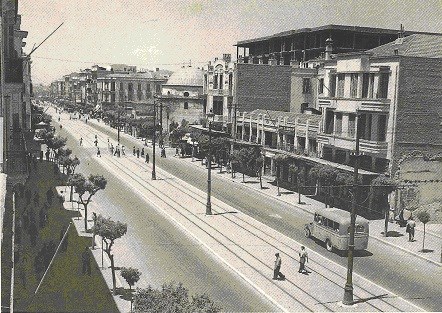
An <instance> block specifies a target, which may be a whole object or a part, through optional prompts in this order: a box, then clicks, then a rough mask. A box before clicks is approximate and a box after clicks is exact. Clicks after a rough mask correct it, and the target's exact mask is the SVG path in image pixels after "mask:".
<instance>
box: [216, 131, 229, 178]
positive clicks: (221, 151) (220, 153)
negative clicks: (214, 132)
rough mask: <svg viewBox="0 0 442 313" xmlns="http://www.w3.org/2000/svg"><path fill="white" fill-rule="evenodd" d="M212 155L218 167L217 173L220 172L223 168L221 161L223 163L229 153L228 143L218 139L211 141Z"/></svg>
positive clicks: (223, 139) (220, 138)
mask: <svg viewBox="0 0 442 313" xmlns="http://www.w3.org/2000/svg"><path fill="white" fill-rule="evenodd" d="M212 147H213V154H214V156H215V159H216V162H217V163H218V166H219V172H220V173H221V172H222V169H223V166H222V163H221V159H222V160H223V161H224V159H225V158H226V155H227V153H228V151H229V142H228V140H227V138H224V137H219V138H215V139H213V140H212Z"/></svg>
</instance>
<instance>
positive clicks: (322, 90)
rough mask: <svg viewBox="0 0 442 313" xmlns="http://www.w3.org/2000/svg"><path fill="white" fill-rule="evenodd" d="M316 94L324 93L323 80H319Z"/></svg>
mask: <svg viewBox="0 0 442 313" xmlns="http://www.w3.org/2000/svg"><path fill="white" fill-rule="evenodd" d="M318 93H319V94H322V93H324V78H321V79H319V85H318Z"/></svg>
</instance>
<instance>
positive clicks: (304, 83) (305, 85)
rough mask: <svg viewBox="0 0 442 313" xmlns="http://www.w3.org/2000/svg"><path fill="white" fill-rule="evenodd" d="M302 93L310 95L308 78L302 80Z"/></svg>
mask: <svg viewBox="0 0 442 313" xmlns="http://www.w3.org/2000/svg"><path fill="white" fill-rule="evenodd" d="M302 93H310V78H303V79H302Z"/></svg>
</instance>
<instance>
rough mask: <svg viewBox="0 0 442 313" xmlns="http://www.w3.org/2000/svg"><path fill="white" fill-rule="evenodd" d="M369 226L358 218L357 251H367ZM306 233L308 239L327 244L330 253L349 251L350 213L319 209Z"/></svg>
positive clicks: (363, 219) (356, 232) (305, 230)
mask: <svg viewBox="0 0 442 313" xmlns="http://www.w3.org/2000/svg"><path fill="white" fill-rule="evenodd" d="M368 224H369V222H368V220H366V219H365V218H363V217H361V216H357V217H356V224H355V250H365V249H367V246H368V232H369V225H368ZM304 233H305V236H306V237H307V238H310V237H314V238H316V239H318V240H320V241H322V242H325V247H326V248H327V250H328V251H333V249H336V250H340V251H344V250H347V249H348V241H349V238H350V213H349V212H346V211H343V210H339V209H336V208H325V209H317V210H316V211H315V215H314V218H313V222H311V223H309V224H306V225H305V228H304Z"/></svg>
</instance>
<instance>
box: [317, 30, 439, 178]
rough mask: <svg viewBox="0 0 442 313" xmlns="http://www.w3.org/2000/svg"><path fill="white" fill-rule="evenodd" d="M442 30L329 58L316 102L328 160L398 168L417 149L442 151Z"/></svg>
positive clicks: (321, 148) (321, 146)
mask: <svg viewBox="0 0 442 313" xmlns="http://www.w3.org/2000/svg"><path fill="white" fill-rule="evenodd" d="M441 47H442V34H440V35H425V34H414V35H410V36H408V37H400V38H398V39H396V40H395V41H393V42H391V43H388V44H386V45H383V46H380V47H377V48H374V49H371V50H368V51H366V52H361V53H347V54H338V55H336V56H335V57H334V58H331V59H328V60H324V62H323V66H322V67H321V69H320V72H321V73H322V74H323V79H324V81H323V85H324V87H325V86H327V87H326V88H322V89H320V90H319V95H318V106H319V108H320V110H321V111H322V124H321V129H320V134H319V135H318V151H319V154H320V156H321V157H322V158H323V159H326V160H330V161H333V162H336V163H340V164H347V165H351V164H352V162H353V161H352V158H350V154H351V152H352V151H353V150H354V149H355V138H356V132H357V130H359V132H358V133H359V137H360V151H361V153H362V157H361V167H362V168H363V169H367V170H371V171H374V172H388V173H390V174H394V172H395V170H396V166H397V162H398V160H399V159H400V158H401V157H403V156H404V154H406V153H409V152H411V151H413V150H419V151H421V152H423V153H428V154H435V153H438V152H439V153H440V152H441V151H442V106H441V102H440V101H441V99H442V87H441V86H442V48H441Z"/></svg>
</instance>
